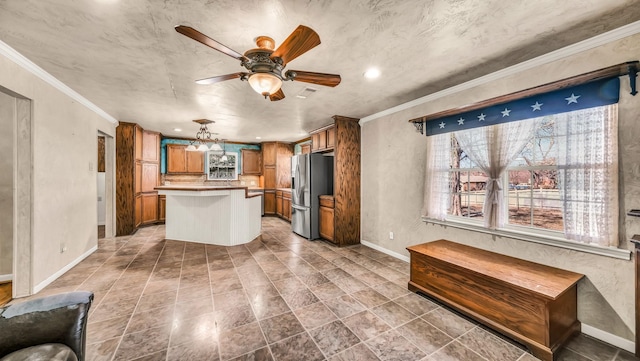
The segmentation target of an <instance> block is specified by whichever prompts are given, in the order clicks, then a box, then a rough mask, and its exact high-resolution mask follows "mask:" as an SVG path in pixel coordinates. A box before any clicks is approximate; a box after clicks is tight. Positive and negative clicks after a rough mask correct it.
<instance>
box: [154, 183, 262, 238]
mask: <svg viewBox="0 0 640 361" xmlns="http://www.w3.org/2000/svg"><path fill="white" fill-rule="evenodd" d="M156 190H157V191H158V194H160V195H165V196H166V220H165V224H166V226H165V227H166V238H167V239H173V240H179V241H188V242H198V243H206V244H215V245H220V246H235V245H239V244H244V243H248V242H251V241H252V240H253V239H255V238H256V237H258V236H259V235H260V230H261V209H260V208H261V199H260V196H259V195H253V194H251V195H250V194H249V193H248V192H247V187H234V186H159V187H156Z"/></svg>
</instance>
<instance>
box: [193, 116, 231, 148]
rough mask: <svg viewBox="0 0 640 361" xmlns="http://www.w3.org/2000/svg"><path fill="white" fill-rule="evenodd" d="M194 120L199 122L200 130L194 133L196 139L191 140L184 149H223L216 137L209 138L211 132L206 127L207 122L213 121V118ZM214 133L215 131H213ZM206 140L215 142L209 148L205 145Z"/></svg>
mask: <svg viewBox="0 0 640 361" xmlns="http://www.w3.org/2000/svg"><path fill="white" fill-rule="evenodd" d="M194 122H196V123H198V124H200V130H198V132H197V133H196V139H195V140H193V141H191V143H189V145H188V146H187V148H186V149H185V150H188V151H200V152H206V151H208V150H209V149H211V150H213V151H217V150H219V151H223V149H222V148H221V147H220V145H219V144H218V139H217V138H216V139H211V132H210V131H209V129H208V128H207V124H211V123H215V122H214V121H213V120H209V119H196V120H194ZM214 134H215V133H214ZM207 142H215V143H213V145H211V148H209V147H208V146H207Z"/></svg>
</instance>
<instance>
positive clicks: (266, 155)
mask: <svg viewBox="0 0 640 361" xmlns="http://www.w3.org/2000/svg"><path fill="white" fill-rule="evenodd" d="M276 152H277V149H276V143H271V142H269V143H262V162H263V164H264V166H265V167H268V166H275V165H276Z"/></svg>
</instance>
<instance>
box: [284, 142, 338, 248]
mask: <svg viewBox="0 0 640 361" xmlns="http://www.w3.org/2000/svg"><path fill="white" fill-rule="evenodd" d="M321 194H333V156H324V155H322V154H300V155H294V156H293V157H291V228H292V230H293V232H295V233H297V234H299V235H301V236H302V237H304V238H307V239H309V240H314V239H317V238H320V230H319V226H318V212H319V207H320V199H319V198H318V197H319V196H320V195H321Z"/></svg>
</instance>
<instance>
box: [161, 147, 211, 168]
mask: <svg viewBox="0 0 640 361" xmlns="http://www.w3.org/2000/svg"><path fill="white" fill-rule="evenodd" d="M186 149H187V146H186V145H184V144H167V174H172V173H179V174H185V173H186V174H204V153H203V152H198V151H195V152H190V151H187V150H186Z"/></svg>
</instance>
